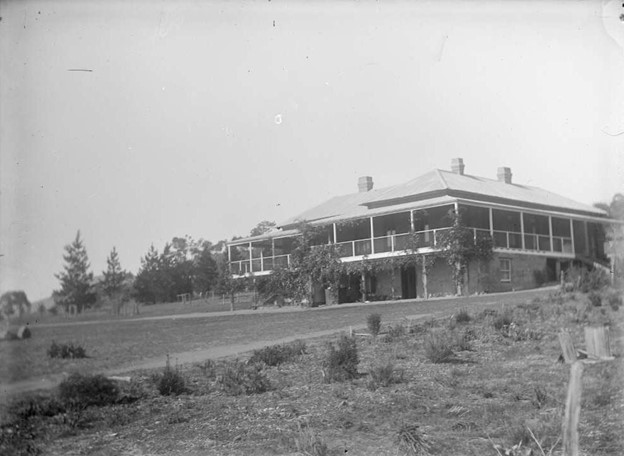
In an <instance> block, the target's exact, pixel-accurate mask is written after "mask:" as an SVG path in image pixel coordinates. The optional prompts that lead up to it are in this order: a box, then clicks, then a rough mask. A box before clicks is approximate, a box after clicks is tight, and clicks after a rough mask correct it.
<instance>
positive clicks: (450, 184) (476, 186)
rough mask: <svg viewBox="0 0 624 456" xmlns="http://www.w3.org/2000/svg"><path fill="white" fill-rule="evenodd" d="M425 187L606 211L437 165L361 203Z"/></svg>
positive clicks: (388, 199)
mask: <svg viewBox="0 0 624 456" xmlns="http://www.w3.org/2000/svg"><path fill="white" fill-rule="evenodd" d="M423 189H425V190H423ZM427 189H431V190H442V189H444V190H448V191H449V193H452V192H461V193H470V194H472V195H475V196H476V195H480V196H482V197H484V199H486V200H487V199H492V198H495V199H500V200H507V201H510V202H511V201H515V202H518V203H523V204H522V205H526V204H527V203H529V204H534V205H539V206H548V207H553V208H559V209H564V210H571V211H579V212H587V213H591V214H594V215H598V216H601V215H602V216H604V215H606V212H605V211H603V210H601V209H598V208H595V207H593V206H589V205H586V204H582V203H579V202H576V201H573V200H571V199H569V198H565V197H563V196H561V195H557V194H556V193H552V192H549V191H547V190H543V189H541V188H538V187H531V186H528V185H520V184H514V183H511V184H507V183H505V182H501V181H498V180H494V179H486V178H484V177H477V176H470V175H467V174H464V175H462V174H455V173H453V172H450V171H444V170H440V169H437V170H434V171H432V172H430V173H427V174H425V175H423V176H421V177H418V178H416V179H413V180H411V181H409V182H407V183H405V184H400V185H397V186H395V187H392V188H391V190H390V191H385V192H384V193H383V194H380V195H376V196H375V197H374V198H371V199H369V200H368V201H367V202H366V203H365V204H367V205H368V206H369V207H371V206H380V205H384V202H387V203H388V204H393V203H395V202H397V201H400V200H402V199H409V198H410V197H413V196H416V195H418V194H421V193H423V191H427Z"/></svg>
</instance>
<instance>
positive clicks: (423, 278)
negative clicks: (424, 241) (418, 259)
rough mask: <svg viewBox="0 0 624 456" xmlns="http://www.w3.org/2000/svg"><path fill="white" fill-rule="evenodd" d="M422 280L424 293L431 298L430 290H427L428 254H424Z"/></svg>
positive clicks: (427, 297)
mask: <svg viewBox="0 0 624 456" xmlns="http://www.w3.org/2000/svg"><path fill="white" fill-rule="evenodd" d="M422 282H423V294H424V295H425V299H429V292H428V291H427V256H426V255H423V256H422Z"/></svg>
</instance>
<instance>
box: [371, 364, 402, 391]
mask: <svg viewBox="0 0 624 456" xmlns="http://www.w3.org/2000/svg"><path fill="white" fill-rule="evenodd" d="M369 373H370V380H369V382H368V388H369V389H370V390H373V391H374V390H376V389H377V388H379V387H380V386H383V387H386V386H390V385H392V384H394V383H401V382H402V381H403V371H397V370H395V368H394V365H393V364H392V363H391V362H387V363H386V364H380V365H377V366H374V367H372V368H371V370H370V372H369Z"/></svg>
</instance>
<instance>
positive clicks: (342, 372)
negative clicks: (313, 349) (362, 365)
mask: <svg viewBox="0 0 624 456" xmlns="http://www.w3.org/2000/svg"><path fill="white" fill-rule="evenodd" d="M359 362H360V359H359V356H358V350H357V345H356V343H355V339H354V338H353V337H347V336H344V335H343V336H342V337H341V338H340V339H339V340H338V347H337V348H336V347H334V345H333V344H332V343H328V344H327V354H326V356H325V360H324V362H323V377H324V380H325V382H332V381H339V382H340V381H345V380H350V379H352V378H356V377H357V376H358V370H357V367H358V364H359Z"/></svg>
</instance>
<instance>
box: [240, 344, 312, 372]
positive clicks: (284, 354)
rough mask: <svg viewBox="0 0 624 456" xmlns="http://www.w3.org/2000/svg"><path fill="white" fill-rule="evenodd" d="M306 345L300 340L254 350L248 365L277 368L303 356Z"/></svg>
mask: <svg viewBox="0 0 624 456" xmlns="http://www.w3.org/2000/svg"><path fill="white" fill-rule="evenodd" d="M305 351H306V344H305V342H304V341H302V340H296V341H294V342H292V343H290V344H281V345H272V346H270V347H265V348H262V349H260V350H254V352H253V354H252V355H251V358H249V362H250V363H252V364H253V363H264V364H266V365H267V366H279V365H280V364H284V363H286V362H289V361H292V360H293V359H295V358H297V357H299V356H301V355H303V354H304V353H305Z"/></svg>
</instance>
